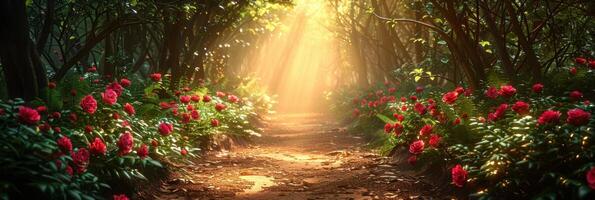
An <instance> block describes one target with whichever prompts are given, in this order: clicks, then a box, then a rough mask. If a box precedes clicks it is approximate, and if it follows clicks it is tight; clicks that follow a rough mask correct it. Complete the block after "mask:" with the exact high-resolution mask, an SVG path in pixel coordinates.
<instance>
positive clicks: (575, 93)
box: [570, 90, 583, 101]
mask: <svg viewBox="0 0 595 200" xmlns="http://www.w3.org/2000/svg"><path fill="white" fill-rule="evenodd" d="M581 98H583V93H581V91H578V90H575V91H572V92H570V100H572V101H578V100H580V99H581Z"/></svg>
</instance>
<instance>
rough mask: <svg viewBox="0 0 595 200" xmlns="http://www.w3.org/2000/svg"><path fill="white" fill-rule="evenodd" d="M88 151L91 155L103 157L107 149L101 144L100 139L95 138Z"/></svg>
mask: <svg viewBox="0 0 595 200" xmlns="http://www.w3.org/2000/svg"><path fill="white" fill-rule="evenodd" d="M89 151H90V152H91V154H93V155H105V153H106V152H107V148H106V146H105V143H103V141H102V140H101V139H100V138H98V137H96V138H95V140H93V142H91V144H89Z"/></svg>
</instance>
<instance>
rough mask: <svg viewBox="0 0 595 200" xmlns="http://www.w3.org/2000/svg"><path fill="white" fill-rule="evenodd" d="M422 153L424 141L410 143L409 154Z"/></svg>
mask: <svg viewBox="0 0 595 200" xmlns="http://www.w3.org/2000/svg"><path fill="white" fill-rule="evenodd" d="M423 151H424V141H423V140H417V141H415V142H413V143H411V145H409V153H412V154H415V155H417V154H420V153H422V152H423Z"/></svg>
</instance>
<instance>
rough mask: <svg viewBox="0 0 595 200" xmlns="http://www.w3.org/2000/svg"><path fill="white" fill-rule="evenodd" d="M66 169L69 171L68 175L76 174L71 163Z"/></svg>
mask: <svg viewBox="0 0 595 200" xmlns="http://www.w3.org/2000/svg"><path fill="white" fill-rule="evenodd" d="M64 171H66V173H68V175H70V176H72V175H73V174H74V170H73V169H72V167H71V166H70V165H67V166H66V169H64Z"/></svg>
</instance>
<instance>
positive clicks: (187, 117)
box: [182, 113, 191, 124]
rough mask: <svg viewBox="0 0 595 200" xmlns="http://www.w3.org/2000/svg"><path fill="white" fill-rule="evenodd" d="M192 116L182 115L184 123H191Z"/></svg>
mask: <svg viewBox="0 0 595 200" xmlns="http://www.w3.org/2000/svg"><path fill="white" fill-rule="evenodd" d="M190 118H191V117H190V114H188V113H182V123H184V124H187V123H189V122H190Z"/></svg>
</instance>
